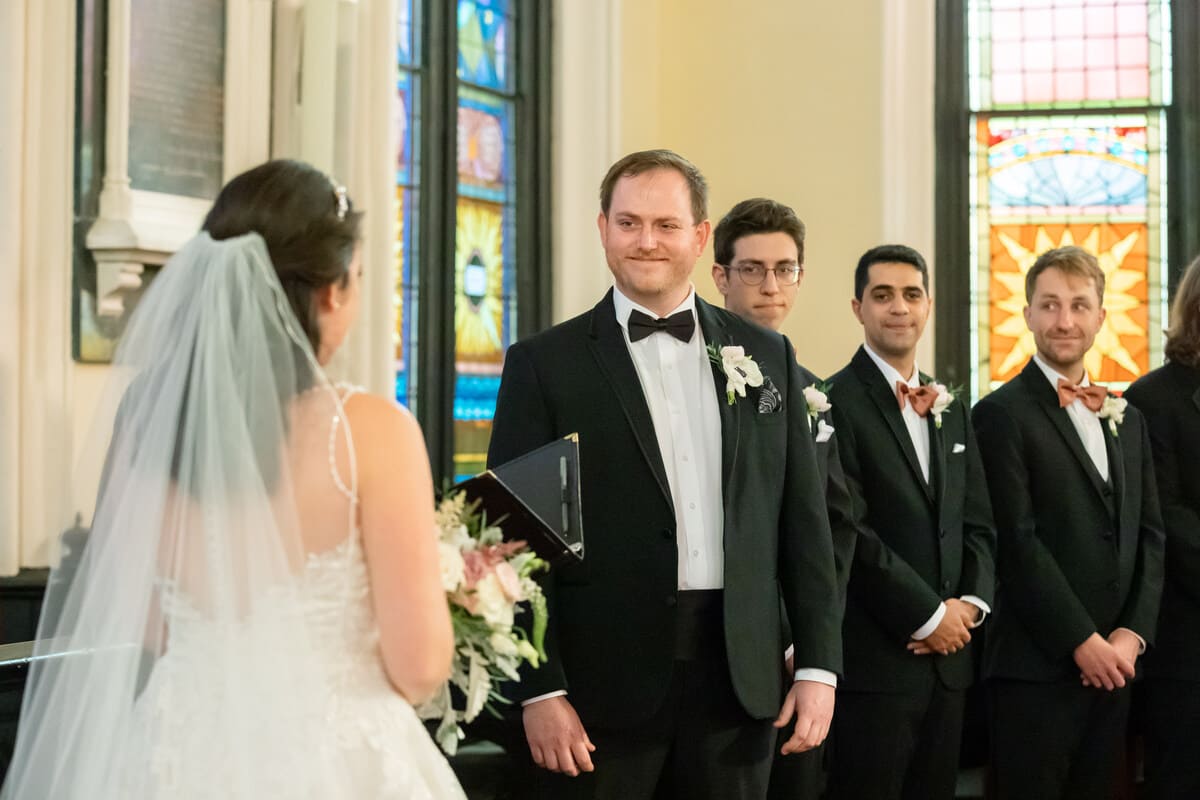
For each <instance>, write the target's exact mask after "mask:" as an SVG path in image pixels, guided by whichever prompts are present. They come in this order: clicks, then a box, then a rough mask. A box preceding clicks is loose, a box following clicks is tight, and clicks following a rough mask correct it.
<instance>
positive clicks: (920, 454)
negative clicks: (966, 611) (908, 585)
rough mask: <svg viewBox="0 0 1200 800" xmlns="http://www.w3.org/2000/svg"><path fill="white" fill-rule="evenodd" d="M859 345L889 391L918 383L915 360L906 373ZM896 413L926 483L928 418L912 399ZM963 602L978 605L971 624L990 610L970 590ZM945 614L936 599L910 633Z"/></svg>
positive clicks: (929, 629)
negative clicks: (931, 609) (899, 385)
mask: <svg viewBox="0 0 1200 800" xmlns="http://www.w3.org/2000/svg"><path fill="white" fill-rule="evenodd" d="M863 349H864V350H866V351H867V355H868V356H870V357H871V360H872V361H874V362H875V366H877V367H879V371H880V372H882V373H883V377H884V380H886V381H887V385H888V388H890V389H891V390H892V391H893V392H895V390H896V384H897V383H903V384H906V385H907V386H908V387H909V388H910V389H916V388H917V387H918V386H920V385H921V370H920V369H918V368H917V365H916V362H913V369H912V374H911V375H908V376H907V377H906V376H904V375H901V374H900V371H899V370H897V369H896V368H895V367H893V366H892V365H891V364H889V363H888V362H886V361H884V360H883V358H882V357H881V356H880V355H879V354H878V353H876V352H875V351H874V350H872V349H871V346H870V345H869V344H865V343H864V344H863ZM900 416H901V417H903V418H904V427H906V428H907V429H908V438H909V439H911V440H912V446H913V449H914V450H916V451H917V463H918V464H920V465H921V476H922V477H923V478H925V483H929V419H928V418H927V417H922V416H921V415H920V414H918V413H917V412H916V411H915V410H914V409H913V407H912V403H909V402H905V403H904V406H903V407H902V408H901V409H900ZM960 599H961V600H962V601H963V602H964V603H970V604H971V605H973V606H975V607H976V608H978V609H979V619H977V620H975V622H973V623H972V624H971V627H972V628H974V627H977V626H978V625H980V624H981V623H982V622H983V620H984V617H986V616H987V615H988V613H989V612H990V611H991V610H992V609H991V607H990V606H988V604H987V603H985V602H984V601H983V600H982V599H980V598H978V597H976V596H975V595H973V594H965V595H963V596H962V597H961V598H960ZM945 616H946V604H945V603H938V607H937V609H935V610H934V612H933V616H931V617H930V618H929V620H928V621H927V622H926V623H925V624H924V625H922V626H921V627H919V628H917V629H916V630H915V631H913V633H912V638H913V639H914V640H920V639H924V638H925V637H927V636H929V635H930V634H931V633H933V632H934V631H935V630H937V626H938V625H941V624H942V619H943V618H944V617H945Z"/></svg>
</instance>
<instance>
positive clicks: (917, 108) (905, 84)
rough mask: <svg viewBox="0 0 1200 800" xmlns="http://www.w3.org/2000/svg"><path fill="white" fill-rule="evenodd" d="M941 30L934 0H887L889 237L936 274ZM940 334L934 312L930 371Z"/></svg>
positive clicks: (922, 349)
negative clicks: (936, 100) (936, 123)
mask: <svg viewBox="0 0 1200 800" xmlns="http://www.w3.org/2000/svg"><path fill="white" fill-rule="evenodd" d="M935 34H936V19H935V17H934V4H933V3H924V2H917V3H914V2H909V0H884V2H883V71H882V74H881V75H880V81H881V83H882V87H883V92H882V96H883V113H882V124H881V126H880V130H879V141H880V146H881V147H882V148H883V154H882V155H883V174H882V176H881V178H882V181H881V188H882V200H883V205H882V208H883V237H884V239H885V240H887V241H889V242H896V243H901V244H907V245H909V246H911V247H915V248H916V249H917V250H918V251H919V252H920V253H921V254H922V255H923V256H925V258H926V260H927V261H928V262H929V268H930V272H931V273H933V272H936V270H937V254H936V253H935V252H934V250H933V245H934V198H935V186H934V167H935V161H934V159H935V158H936V155H935V151H934V139H933V132H934V117H933V115H934V81H935V71H934V64H935V59H936V54H935V53H934V43H935V41H936V39H935ZM930 277H931V279H932V275H931V276H930ZM947 300H949V298H947ZM934 302H937V297H936V296H935V297H934ZM936 333H937V331H935V330H934V326H933V319H932V317H931V318H930V322H929V326H928V327H927V328H926V330H925V336H924V337H923V338H922V339H921V343H920V345H918V348H917V361H918V362H919V363H920V364H921V367H922V368H923V369H925V370H926V371H933V370H935V369H936V365H935V364H934V360H933V354H934V337H935V335H936Z"/></svg>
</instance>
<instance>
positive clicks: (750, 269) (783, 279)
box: [725, 264, 804, 286]
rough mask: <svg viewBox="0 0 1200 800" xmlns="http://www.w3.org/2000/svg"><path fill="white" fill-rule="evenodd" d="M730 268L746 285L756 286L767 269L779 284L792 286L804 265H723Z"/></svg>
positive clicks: (797, 280) (798, 279)
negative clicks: (772, 273)
mask: <svg viewBox="0 0 1200 800" xmlns="http://www.w3.org/2000/svg"><path fill="white" fill-rule="evenodd" d="M725 269H731V270H733V271H734V272H736V273H737V274H738V275H740V276H741V277H742V282H743V283H745V284H746V285H747V286H758V285H759V284H761V283H762V282H763V281H764V280H766V279H767V270H768V269H770V271H771V272H774V273H775V280H776V282H778V283H779V285H780V286H792V285H794V284H796V283H799V282H800V276H801V275H803V274H804V267H802V266H800V265H799V264H780V265H779V266H778V267H769V268H768V267H767V266H766V265H764V264H744V265H740V266H736V267H725Z"/></svg>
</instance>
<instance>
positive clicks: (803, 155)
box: [596, 0, 886, 375]
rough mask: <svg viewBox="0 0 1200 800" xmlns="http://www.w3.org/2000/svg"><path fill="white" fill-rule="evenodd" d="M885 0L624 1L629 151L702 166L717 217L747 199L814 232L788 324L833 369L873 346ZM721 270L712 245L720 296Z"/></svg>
mask: <svg viewBox="0 0 1200 800" xmlns="http://www.w3.org/2000/svg"><path fill="white" fill-rule="evenodd" d="M885 1H886V0H856V2H853V3H817V2H798V1H797V0H776V1H774V2H751V3H743V4H741V5H739V6H737V8H736V11H734V10H732V7H731V6H730V5H729V3H727V2H720V1H719V0H657V1H648V0H625V1H624V4H623V5H622V8H621V31H620V34H621V36H620V39H621V44H620V48H621V62H620V63H621V81H620V85H621V99H622V103H621V108H620V113H621V142H620V144H621V147H620V149H621V151H622V152H630V151H633V150H640V149H644V148H649V147H669V148H671V149H673V150H677V151H678V152H680V153H681V154H683V155H685V156H686V157H687V158H689V159H691V160H692V161H693V162H695V163H696V165H697V166H699V167H700V169H701V170H702V171H703V172H704V174H705V176H706V177H707V178H708V182H709V188H710V195H709V214H710V215H711V216H712V219H713V222H714V224H715V223H716V220H718V219H719V218H720V217H721V215H723V214H724V213H725V212H726V211H727V210H728V209H729V208H730V207H731V206H732V205H733V204H734V203H736V202H738V201H739V200H743V199H745V198H747V197H753V196H767V197H771V198H773V199H776V200H779V201H780V202H783V203H787V204H788V205H790V206H792V207H793V208H795V209H796V211H797V213H798V214H799V215H800V218H801V219H803V220H804V222H805V224H806V225H807V226H808V241H807V244H806V251H807V257H806V273H805V278H804V283H803V285H802V286H801V289H800V297H799V299H798V300H797V301H796V306H795V308H794V310H793V311H792V315H791V317H790V318H789V320H788V322H787V323H786V324H785V326H784V329H783V332H784V333H786V334H787V335H788V336H789V337H790V338H791V339H792V341H793V343H794V344H795V345H796V349H797V352H798V353H799V355H800V360H801V361H802V362H803V363H804V364H805V365H806V366H808V367H809V368H811V369H812V370H813V371H815V372H817V373H818V374H822V375H825V374H829V373H831V372H833V371H835V370H836V369H839V368H840V367H841V366H842V365H844V364H845V363H846V362H847V361H848V360H849V358H850V355H851V354H852V352H853V350H854V348H855V347H856V346H857V345H858V343H859V342H860V341H861V328H860V327H859V325H858V323H857V321H855V319H854V317H853V316H852V314H851V313H850V297H851V295H852V294H853V270H854V264H855V263H856V262H857V260H858V256H859V255H861V253H862V252H863V251H864V250H866V249H867V248H868V247H871V246H873V245H876V244H879V243H880V241H881V240H882V238H883V209H882V202H881V194H880V182H881V178H880V176H881V173H882V166H883V165H882V155H881V153H882V150H881V147H880V136H881V135H883V133H882V130H881V128H882V97H881V85H882V84H881V80H880V76H881V75H882V72H883V61H882V55H881V41H882V38H883V31H882V26H881V22H880V19H881V10H882V7H883V3H884V2H885ZM600 177H601V176H597V177H596V181H597V183H598V182H599V179H600ZM711 266H712V253H711V248H710V250H709V252H707V253H706V254H705V255H704V256H702V258H701V260H700V263H698V264H697V267H696V274H695V282H696V286H697V288H698V290H699V292H700V294H701V295H702V296H703V297H705V299H708V300H715V301H717V302H719V301H720V295H719V294H717V292H716V290H715V288H714V287H713V284H712V278H711V276H710V275H709V270H710V268H711Z"/></svg>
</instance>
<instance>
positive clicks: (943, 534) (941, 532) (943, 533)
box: [940, 528, 946, 539]
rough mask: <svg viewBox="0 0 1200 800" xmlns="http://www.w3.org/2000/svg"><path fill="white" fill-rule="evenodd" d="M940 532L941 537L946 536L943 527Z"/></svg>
mask: <svg viewBox="0 0 1200 800" xmlns="http://www.w3.org/2000/svg"><path fill="white" fill-rule="evenodd" d="M940 534H941V537H942V538H943V539H945V538H946V529H945V528H942V530H941V531H940Z"/></svg>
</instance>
